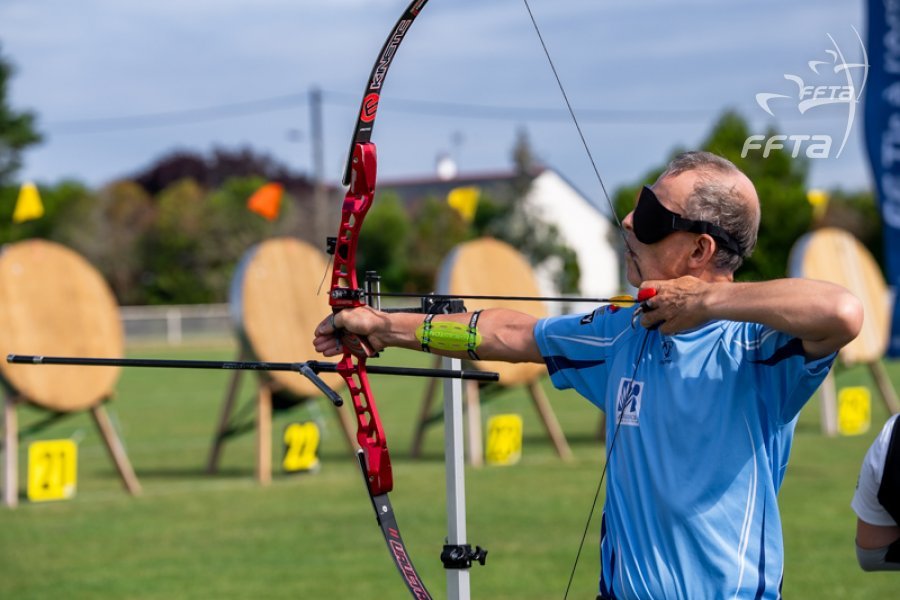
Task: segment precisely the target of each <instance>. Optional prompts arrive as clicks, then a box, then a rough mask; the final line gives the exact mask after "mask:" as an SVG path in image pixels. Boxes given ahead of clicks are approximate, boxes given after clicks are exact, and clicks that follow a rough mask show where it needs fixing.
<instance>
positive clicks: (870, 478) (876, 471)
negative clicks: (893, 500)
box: [850, 416, 897, 527]
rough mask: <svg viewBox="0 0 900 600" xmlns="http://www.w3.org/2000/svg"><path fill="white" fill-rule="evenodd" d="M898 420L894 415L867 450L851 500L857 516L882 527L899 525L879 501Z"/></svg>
mask: <svg viewBox="0 0 900 600" xmlns="http://www.w3.org/2000/svg"><path fill="white" fill-rule="evenodd" d="M896 421H897V417H896V416H894V417H892V418H891V419H890V420H889V421H888V422H887V423H885V425H884V427H883V428H882V430H881V433H880V434H878V437H877V438H876V439H875V441H874V442H872V445H871V446H870V447H869V450H868V452H866V457H865V458H864V459H863V463H862V467H861V468H860V471H859V479H858V480H857V482H856V492H855V493H854V494H853V500H852V501H851V502H850V506H851V507H852V508H853V512H855V513H856V516H857V517H859V518H860V519H862V520H863V521H865V522H866V523H869V524H870V525H878V526H881V527H890V526H896V525H897V523H896V522H894V519H893V518H891V515H890V514H889V513H888V511H886V510H885V509H884V507H883V506H881V504H880V503H879V502H878V489H879V488H880V487H881V477H882V474H883V473H884V460H885V457H886V456H887V451H888V445H889V444H890V441H891V431H892V429H893V426H894V423H895V422H896Z"/></svg>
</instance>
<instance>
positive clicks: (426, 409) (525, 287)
mask: <svg viewBox="0 0 900 600" xmlns="http://www.w3.org/2000/svg"><path fill="white" fill-rule="evenodd" d="M437 288H438V289H437V293H438V294H442V295H447V296H451V297H452V296H453V295H454V294H458V295H468V294H479V295H505V296H511V295H517V296H532V297H533V296H540V295H541V294H540V290H539V288H538V285H537V281H536V279H535V276H534V272H533V271H532V269H531V265H529V264H528V262H527V261H526V260H525V258H524V257H523V256H522V255H521V254H520V253H519V252H517V251H516V250H515V249H514V248H513V247H512V246H510V245H509V244H506V243H504V242H501V241H499V240H495V239H492V238H481V239H477V240H473V241H471V242H466V243H463V244H460V245H458V246H456V248H454V249H453V250H452V251H451V252H450V254H449V255H448V256H447V258H445V259H444V262H443V263H442V265H441V269H440V272H439V275H438V285H437ZM466 305H467V309H468V310H469V311H474V310H479V309H486V308H509V309H513V310H517V311H520V312H524V313H528V314H530V315H532V316H534V317H537V318H541V317H546V316H547V309H546V307H545V306H544V303H543V302H538V301H526V302H520V301H516V302H513V301H509V300H466ZM439 362H440V358H439V357H436V359H435V366H437V364H438V363H439ZM471 366H472V367H473V368H475V369H477V370H479V371H495V372H497V373H499V374H500V382H499V384H493V385H494V386H500V387H501V388H504V389H511V388H515V387H524V388H525V391H526V392H527V393H528V395H529V396H530V397H531V400H532V403H533V404H534V407H535V409H536V410H537V412H538V415H539V417H540V419H541V423H543V425H544V429H545V430H546V432H547V435H548V437H549V438H550V440H551V441H552V442H553V446H554V448H555V449H556V453H557V454H558V455H559V457H560V458H561V459H563V460H571V458H572V451H571V449H570V448H569V444H568V442H567V441H566V436H565V434H564V433H563V431H562V428H561V427H560V425H559V421H558V419H557V418H556V413H554V412H553V407H552V406H551V405H550V401H549V400H548V399H547V396H546V394H544V391H543V389H542V388H541V384H540V378H541V377H542V376H543V375H545V374H546V373H547V368H546V367H545V366H544V365H542V364H536V363H507V362H497V361H485V360H476V361H471ZM464 385H465V410H466V423H467V427H468V430H469V439H468V455H469V463H470V464H472V465H473V466H481V465H482V464H483V463H484V447H483V443H482V426H481V421H482V419H481V402H482V400H486V399H487V396H485V395H484V394H482V388H481V387H480V386H479V384H478V382H477V381H466V382H465V384H464ZM486 389H490V388H486ZM436 391H437V382H436V381H435V380H431V381H430V382H429V384H428V386H427V388H426V390H425V395H424V397H423V399H422V407H421V409H420V411H419V417H418V420H417V421H416V426H415V430H414V432H413V442H412V447H411V451H410V453H411V455H412V456H413V457H414V458H417V457H419V456H421V454H422V445H423V443H424V440H425V434H426V432H427V429H428V427H429V426H430V425H432V424H433V423H436V422H438V421H439V420H440V419H441V414H440V413H438V414H437V415H432V406H433V404H434V400H435V392H436ZM493 391H499V389H498V388H497V387H493V389H492V392H493Z"/></svg>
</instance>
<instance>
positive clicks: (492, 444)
mask: <svg viewBox="0 0 900 600" xmlns="http://www.w3.org/2000/svg"><path fill="white" fill-rule="evenodd" d="M520 458H522V417H520V416H519V415H496V416H494V417H491V418H490V419H489V420H488V437H487V451H486V452H485V460H486V461H487V463H488V464H489V465H514V464H516V463H517V462H519V459H520Z"/></svg>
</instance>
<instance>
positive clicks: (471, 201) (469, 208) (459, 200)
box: [447, 187, 481, 223]
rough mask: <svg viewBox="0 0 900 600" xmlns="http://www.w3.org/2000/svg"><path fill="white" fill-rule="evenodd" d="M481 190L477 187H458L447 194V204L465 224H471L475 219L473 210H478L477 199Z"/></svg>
mask: <svg viewBox="0 0 900 600" xmlns="http://www.w3.org/2000/svg"><path fill="white" fill-rule="evenodd" d="M480 196H481V190H480V189H478V188H477V187H458V188H453V189H452V190H450V193H449V194H447V204H449V205H450V208H452V209H453V210H455V211H456V212H458V213H459V216H461V217H462V218H463V220H464V221H465V222H466V223H471V222H472V219H474V218H475V210H476V209H477V208H478V198H479V197H480Z"/></svg>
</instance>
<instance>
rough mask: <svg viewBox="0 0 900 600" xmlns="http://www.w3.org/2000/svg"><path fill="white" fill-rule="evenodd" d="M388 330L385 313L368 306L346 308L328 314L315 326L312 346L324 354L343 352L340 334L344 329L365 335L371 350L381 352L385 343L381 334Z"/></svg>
mask: <svg viewBox="0 0 900 600" xmlns="http://www.w3.org/2000/svg"><path fill="white" fill-rule="evenodd" d="M389 330H390V323H389V321H388V318H387V315H386V314H384V313H380V312H377V311H375V310H374V309H372V308H370V307H368V306H361V307H359V308H347V309H344V310H342V311H339V312H336V313H332V314H330V315H328V316H327V317H326V318H325V319H323V320H322V322H321V323H319V325H318V326H317V327H316V331H315V337H314V338H313V346H314V347H315V349H316V352H321V353H322V354H324V355H325V356H337V355H339V354H343V353H344V345H343V344H342V343H341V335H342V333H343V332H344V331H349V332H350V333H355V334H356V335H358V336H361V337H365V338H366V339H367V340H368V342H369V345H370V346H371V347H372V350H374V351H375V352H381V351H382V350H384V348H385V346H386V345H387V344H386V342H385V340H384V339H383V335H384V334H385V333H386V332H388V331H389Z"/></svg>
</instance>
